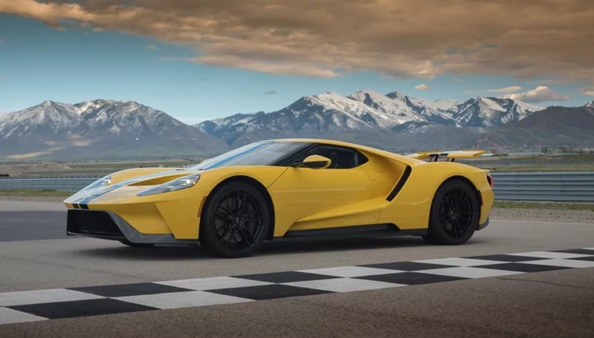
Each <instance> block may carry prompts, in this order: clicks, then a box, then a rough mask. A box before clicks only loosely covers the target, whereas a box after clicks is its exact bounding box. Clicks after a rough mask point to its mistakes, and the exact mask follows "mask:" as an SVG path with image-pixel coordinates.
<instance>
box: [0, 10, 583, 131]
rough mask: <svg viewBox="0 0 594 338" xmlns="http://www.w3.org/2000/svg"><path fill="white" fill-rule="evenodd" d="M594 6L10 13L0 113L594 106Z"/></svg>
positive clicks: (210, 114) (5, 17)
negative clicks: (348, 103) (484, 99)
mask: <svg viewBox="0 0 594 338" xmlns="http://www.w3.org/2000/svg"><path fill="white" fill-rule="evenodd" d="M591 46H594V6H592V5H591V0H563V1H561V0H524V1H521V2H520V1H516V0H483V1H464V0H415V1H414V2H411V1H404V0H375V1H374V0H300V1H294V2H290V1H285V0H249V1H245V0H202V1H189V0H168V1H162V0H79V1H68V0H46V1H41V0H38V1H35V0H0V112H11V111H17V110H21V109H25V108H27V107H30V106H34V105H37V104H39V103H41V102H43V101H45V100H53V101H57V102H64V103H78V102H81V101H86V100H92V99H113V100H123V101H129V100H131V101H137V102H139V103H142V104H145V105H148V106H151V107H153V108H156V109H159V110H162V111H164V112H166V113H168V114H169V115H171V116H173V117H175V118H178V119H180V120H181V121H183V122H186V123H189V124H194V123H198V122H200V121H203V120H206V119H211V118H217V117H224V116H228V115H232V114H237V113H253V112H258V111H266V112H270V111H275V110H278V109H281V108H283V107H285V106H287V105H289V104H290V103H292V102H294V101H295V100H297V99H299V98H300V97H302V96H305V95H315V94H320V93H324V92H327V91H330V92H336V93H339V94H342V95H348V94H351V93H354V92H357V91H359V90H363V89H370V90H374V91H377V92H380V93H384V94H386V93H390V92H394V91H399V92H402V93H404V94H406V95H409V96H413V97H419V98H424V99H430V100H436V99H446V98H447V99H455V100H459V101H462V100H466V99H468V98H470V97H475V96H498V97H511V98H514V99H519V100H522V101H525V102H527V103H530V104H533V105H538V106H549V105H562V106H578V105H583V104H585V103H586V102H588V101H591V100H594V48H592V47H591Z"/></svg>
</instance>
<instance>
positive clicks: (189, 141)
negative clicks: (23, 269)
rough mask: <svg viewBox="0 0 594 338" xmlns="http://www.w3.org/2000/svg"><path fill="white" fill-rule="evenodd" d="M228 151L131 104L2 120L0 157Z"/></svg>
mask: <svg viewBox="0 0 594 338" xmlns="http://www.w3.org/2000/svg"><path fill="white" fill-rule="evenodd" d="M226 148H227V146H226V145H225V144H224V143H223V142H221V141H220V140H218V139H216V138H214V137H212V136H210V135H208V134H206V133H203V132H201V131H199V130H197V129H196V128H193V127H191V126H188V125H186V124H183V123H182V122H180V121H178V120H176V119H174V118H172V117H171V116H169V115H167V114H166V113H164V112H162V111H159V110H155V109H153V108H150V107H147V106H144V105H141V104H139V103H137V102H132V101H126V102H122V101H111V100H94V101H87V102H82V103H77V104H74V105H70V104H64V103H58V102H53V101H45V102H43V103H41V104H39V105H37V106H34V107H31V108H27V109H25V110H22V111H17V112H13V113H5V114H2V115H0V158H6V159H43V158H52V159H77V158H81V159H84V158H127V157H130V156H134V157H155V156H171V155H196V154H205V153H217V152H220V151H223V150H224V149H226Z"/></svg>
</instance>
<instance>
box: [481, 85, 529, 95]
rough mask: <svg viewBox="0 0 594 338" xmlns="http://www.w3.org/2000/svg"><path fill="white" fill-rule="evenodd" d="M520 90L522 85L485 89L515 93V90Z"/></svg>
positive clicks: (491, 91)
mask: <svg viewBox="0 0 594 338" xmlns="http://www.w3.org/2000/svg"><path fill="white" fill-rule="evenodd" d="M520 90H522V87H520V86H510V87H505V88H499V89H489V90H487V91H488V92H489V93H500V94H501V93H503V94H505V93H515V92H519V91H520Z"/></svg>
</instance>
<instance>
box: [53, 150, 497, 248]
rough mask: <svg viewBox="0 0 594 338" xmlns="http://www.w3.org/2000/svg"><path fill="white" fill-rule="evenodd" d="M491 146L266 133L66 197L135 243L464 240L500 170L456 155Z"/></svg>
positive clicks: (72, 227) (96, 228)
mask: <svg viewBox="0 0 594 338" xmlns="http://www.w3.org/2000/svg"><path fill="white" fill-rule="evenodd" d="M482 153H483V151H459V152H448V153H439V152H438V153H417V154H411V155H408V156H402V155H397V154H394V153H390V152H387V151H383V150H378V149H374V148H369V147H364V146H359V145H355V144H350V143H344V142H336V141H329V140H318V139H283V140H268V141H261V142H256V143H252V144H249V145H246V146H244V147H241V148H238V149H235V150H233V151H230V152H227V153H225V154H222V155H220V156H217V157H214V158H212V159H209V160H206V161H204V162H202V163H200V164H198V165H196V166H193V167H189V168H180V169H167V168H140V169H129V170H124V171H119V172H116V173H114V174H112V175H109V176H106V177H103V178H101V179H99V180H97V181H96V182H94V183H92V184H91V185H89V186H88V187H86V188H84V189H82V190H81V191H79V192H78V193H76V194H75V195H73V196H71V197H69V198H68V199H66V200H65V201H64V203H65V204H66V206H67V207H68V220H67V232H68V234H70V235H83V236H89V237H96V238H103V239H110V240H117V241H120V242H122V243H124V244H126V245H129V246H150V245H154V244H183V243H185V244H197V243H198V242H199V243H200V244H201V245H202V246H203V247H205V248H206V249H208V250H210V251H211V252H213V253H214V254H216V255H219V256H224V257H243V256H248V255H250V254H252V253H254V252H255V251H256V250H258V248H259V247H260V246H261V245H262V243H263V242H264V240H267V239H268V240H272V239H275V238H287V237H296V236H322V235H324V236H326V235H332V236H334V235H351V236H363V235H376V234H384V235H415V236H422V237H423V238H424V239H425V240H426V241H427V242H429V243H435V244H462V243H464V242H466V241H468V239H470V237H471V236H472V235H473V233H474V232H475V231H476V230H480V229H482V228H484V227H485V226H487V224H488V222H489V213H490V211H491V206H492V204H493V191H492V190H491V186H492V183H493V181H492V178H491V177H490V176H489V175H488V172H487V171H486V170H482V169H478V168H475V167H472V166H468V165H464V164H460V163H454V160H455V159H456V158H468V157H476V156H480V155H481V154H482ZM440 157H441V158H442V159H443V158H445V159H446V161H443V160H442V161H438V159H439V158H440ZM427 159H428V161H426V160H427Z"/></svg>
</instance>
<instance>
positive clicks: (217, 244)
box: [200, 181, 271, 258]
mask: <svg viewBox="0 0 594 338" xmlns="http://www.w3.org/2000/svg"><path fill="white" fill-rule="evenodd" d="M270 223H271V220H270V210H269V207H268V203H266V199H265V197H264V196H263V195H262V193H261V192H260V191H259V190H258V189H256V188H255V187H254V186H252V185H251V184H248V183H245V182H239V181H234V182H230V183H227V184H224V185H223V186H221V187H219V188H217V189H215V191H214V192H213V193H212V194H211V196H210V197H209V199H208V201H207V203H206V205H205V206H204V211H203V213H202V217H201V224H200V244H201V245H202V246H203V247H204V248H205V249H207V250H209V251H210V252H212V253H213V254H215V255H217V256H222V257H229V258H235V257H246V256H249V255H251V254H253V253H254V252H256V251H257V250H258V249H259V248H260V246H262V243H264V240H265V239H266V235H267V234H268V229H269V228H270V226H271V224H270Z"/></svg>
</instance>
